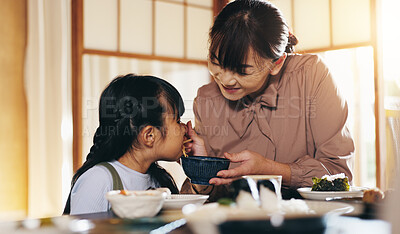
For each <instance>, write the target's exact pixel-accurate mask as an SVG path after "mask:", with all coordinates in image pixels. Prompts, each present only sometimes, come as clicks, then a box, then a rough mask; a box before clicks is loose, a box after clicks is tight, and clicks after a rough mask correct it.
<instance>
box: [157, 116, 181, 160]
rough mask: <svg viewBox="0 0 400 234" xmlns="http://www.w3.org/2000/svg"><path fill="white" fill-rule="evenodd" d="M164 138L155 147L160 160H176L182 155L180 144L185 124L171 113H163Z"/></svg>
mask: <svg viewBox="0 0 400 234" xmlns="http://www.w3.org/2000/svg"><path fill="white" fill-rule="evenodd" d="M164 116H165V117H164V132H165V135H164V138H163V139H160V142H159V146H158V147H157V150H158V155H161V156H162V158H160V160H166V161H176V160H178V159H179V158H180V157H181V156H182V145H183V141H184V137H185V132H186V130H185V125H184V124H183V123H181V121H180V118H178V120H177V119H176V118H175V116H174V115H172V114H165V115H164Z"/></svg>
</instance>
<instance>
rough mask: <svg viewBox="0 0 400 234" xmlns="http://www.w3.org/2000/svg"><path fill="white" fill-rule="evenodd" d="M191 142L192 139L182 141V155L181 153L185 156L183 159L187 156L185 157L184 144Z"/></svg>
mask: <svg viewBox="0 0 400 234" xmlns="http://www.w3.org/2000/svg"><path fill="white" fill-rule="evenodd" d="M191 141H192V139H187V140H185V141H183V144H182V153H183V156H185V157H188V156H189V155H187V153H186V149H185V146H184V144H186V143H188V142H191Z"/></svg>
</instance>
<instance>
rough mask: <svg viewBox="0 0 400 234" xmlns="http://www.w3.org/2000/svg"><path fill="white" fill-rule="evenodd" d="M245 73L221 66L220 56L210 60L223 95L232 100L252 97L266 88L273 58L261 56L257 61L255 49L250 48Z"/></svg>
mask: <svg viewBox="0 0 400 234" xmlns="http://www.w3.org/2000/svg"><path fill="white" fill-rule="evenodd" d="M247 57H248V59H247V62H246V64H242V66H243V67H244V68H245V69H244V73H243V74H239V73H236V72H233V71H231V70H227V69H224V68H222V67H221V66H220V62H219V61H218V58H216V57H212V58H210V59H209V61H208V69H209V71H210V74H211V76H212V77H213V78H214V80H215V82H216V83H217V84H218V87H219V89H220V90H221V93H222V95H223V96H224V97H225V98H226V99H228V100H231V101H236V100H239V99H241V98H243V97H245V96H247V95H250V96H251V97H255V96H257V94H258V93H259V92H260V91H262V90H264V88H265V87H266V84H267V80H268V76H269V74H270V71H271V69H272V66H273V64H272V59H269V60H267V59H263V58H260V59H258V60H257V61H258V62H256V61H255V59H254V58H255V56H254V51H253V49H250V50H249V54H248V56H247Z"/></svg>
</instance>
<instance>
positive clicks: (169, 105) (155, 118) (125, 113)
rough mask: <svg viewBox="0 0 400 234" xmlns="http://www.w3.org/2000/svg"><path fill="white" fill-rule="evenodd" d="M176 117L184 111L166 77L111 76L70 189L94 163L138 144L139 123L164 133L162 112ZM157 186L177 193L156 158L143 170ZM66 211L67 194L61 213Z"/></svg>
mask: <svg viewBox="0 0 400 234" xmlns="http://www.w3.org/2000/svg"><path fill="white" fill-rule="evenodd" d="M171 111H172V112H173V114H174V115H175V118H176V119H178V118H179V117H180V116H182V114H183V113H184V111H185V109H184V104H183V100H182V97H181V95H180V94H179V92H178V91H177V90H176V89H175V87H173V86H172V85H171V84H169V83H168V82H167V81H165V80H162V79H160V78H157V77H154V76H138V75H134V74H128V75H125V76H119V77H117V78H115V79H114V80H113V81H111V83H110V84H109V85H108V86H107V87H106V88H105V89H104V91H103V92H102V94H101V97H100V104H99V123H100V124H99V127H98V128H97V130H96V133H95V135H94V138H93V146H92V147H91V148H90V152H89V154H88V155H87V157H86V161H85V163H84V164H83V165H82V166H81V167H80V168H79V169H78V170H77V172H76V173H75V175H74V176H73V178H72V183H71V190H72V187H73V186H74V184H75V183H76V181H77V180H78V178H79V177H80V176H81V175H82V174H83V173H85V172H86V171H87V170H89V169H90V168H92V167H93V166H95V165H96V164H98V163H101V162H109V161H113V160H118V159H119V158H121V156H123V155H124V154H125V153H126V152H128V151H131V150H133V149H135V148H140V145H139V144H138V139H137V137H138V134H139V132H140V130H141V129H142V128H143V127H146V126H148V125H151V126H154V127H156V128H158V129H159V130H160V131H161V134H162V135H164V134H165V132H164V128H163V124H164V118H163V114H164V113H166V112H171ZM147 173H148V174H150V175H151V176H152V177H153V179H155V180H156V181H157V182H158V183H159V185H160V186H161V187H167V188H169V189H170V190H171V192H172V193H179V191H178V188H177V186H176V184H175V181H174V180H173V178H172V176H171V175H170V174H169V173H168V172H167V171H166V170H165V169H163V168H162V167H160V166H159V165H158V164H157V163H156V162H154V163H152V164H151V166H150V168H149V169H148V171H147ZM69 213H70V197H69V198H68V201H67V204H66V206H65V209H64V214H69Z"/></svg>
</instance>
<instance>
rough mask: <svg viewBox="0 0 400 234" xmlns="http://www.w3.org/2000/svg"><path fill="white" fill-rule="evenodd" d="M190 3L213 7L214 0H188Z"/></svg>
mask: <svg viewBox="0 0 400 234" xmlns="http://www.w3.org/2000/svg"><path fill="white" fill-rule="evenodd" d="M186 2H187V3H189V4H196V5H200V6H205V7H212V6H213V1H212V0H186Z"/></svg>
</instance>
